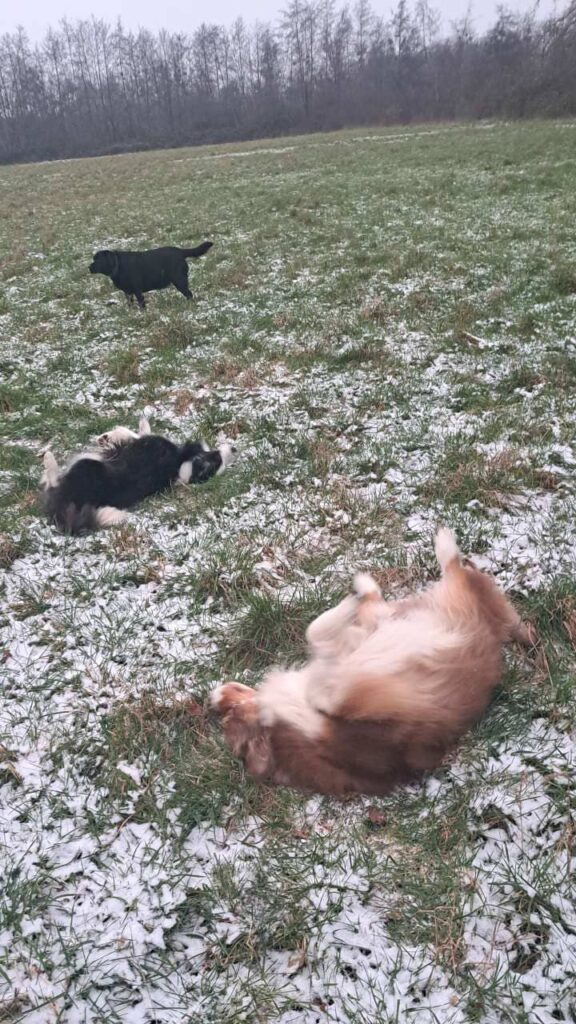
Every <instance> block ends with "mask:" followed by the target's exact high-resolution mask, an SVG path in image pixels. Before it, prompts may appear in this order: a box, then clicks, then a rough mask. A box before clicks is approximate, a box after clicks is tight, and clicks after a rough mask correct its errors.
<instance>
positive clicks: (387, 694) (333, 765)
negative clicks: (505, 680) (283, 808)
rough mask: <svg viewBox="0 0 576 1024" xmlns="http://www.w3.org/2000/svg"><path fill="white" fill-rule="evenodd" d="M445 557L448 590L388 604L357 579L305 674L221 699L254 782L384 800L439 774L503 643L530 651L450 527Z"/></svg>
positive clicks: (523, 632)
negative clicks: (380, 796) (464, 556)
mask: <svg viewBox="0 0 576 1024" xmlns="http://www.w3.org/2000/svg"><path fill="white" fill-rule="evenodd" d="M436 555H437V558H438V561H439V564H440V567H441V570H442V577H441V579H440V580H439V582H437V583H435V584H434V585H433V586H431V587H430V588H429V589H428V590H426V591H424V592H423V593H420V594H416V595H414V596H412V597H409V598H407V599H405V600H401V601H391V602H386V601H384V600H383V598H382V595H381V593H380V590H379V588H378V586H377V584H376V583H375V581H374V580H373V579H372V578H371V577H370V576H366V575H361V576H357V577H356V579H355V590H356V593H355V596H350V597H347V598H345V599H344V601H342V602H341V603H340V604H339V605H337V606H336V607H335V608H332V609H330V610H329V611H327V612H325V613H324V614H323V615H321V616H320V617H319V618H318V619H316V620H315V621H314V622H312V624H311V625H310V626H309V627H308V630H307V634H306V636H307V641H308V647H309V660H308V662H307V663H306V665H305V666H304V667H303V668H301V669H292V670H282V669H275V670H273V671H271V672H269V673H268V675H267V676H266V678H265V679H264V681H263V683H262V685H261V686H260V688H259V689H258V690H253V689H250V688H249V687H246V686H242V685H241V684H239V683H226V684H224V685H223V686H220V687H218V688H217V689H216V690H215V691H214V692H213V694H212V696H211V706H212V708H213V710H214V711H215V712H216V713H217V714H218V715H219V716H221V719H222V724H223V729H224V736H225V739H226V742H227V744H228V746H229V747H230V749H231V750H232V751H233V753H234V754H236V755H237V756H239V757H241V758H242V759H243V761H244V764H245V766H246V770H247V771H248V773H249V774H250V775H252V776H253V777H254V778H256V779H258V780H261V781H266V782H268V783H271V784H276V785H286V786H293V787H296V788H298V789H302V790H304V791H313V792H317V793H328V794H334V795H337V796H344V795H345V794H348V793H370V794H384V793H387V792H389V791H390V790H391V789H392V788H393V787H394V786H395V785H397V784H398V783H402V782H407V781H410V780H412V779H414V778H416V777H418V775H420V774H421V773H422V772H424V771H426V770H430V769H432V768H434V767H435V766H437V765H438V764H439V763H440V761H441V760H442V758H443V757H444V755H445V753H446V752H447V751H448V750H449V749H450V748H451V747H452V746H453V745H454V744H455V743H456V741H457V740H458V738H459V737H460V736H461V735H462V734H463V733H464V732H465V731H466V730H467V729H468V728H469V727H470V726H471V725H472V724H473V723H474V722H475V721H476V720H477V719H478V718H479V717H480V715H481V714H482V712H483V711H484V710H485V708H486V707H487V705H488V703H489V701H490V698H491V696H492V693H493V691H494V688H495V686H496V685H497V683H498V681H499V680H500V678H501V674H502V646H503V644H504V643H506V642H507V641H509V640H512V639H514V640H518V641H521V642H522V643H525V644H530V643H531V636H530V632H529V630H528V629H527V628H526V627H525V626H524V625H523V623H522V622H521V620H520V618H519V616H518V614H517V613H516V611H515V610H514V608H513V607H512V605H511V604H510V603H509V602H508V601H507V599H506V598H505V597H504V595H503V594H502V593H501V592H500V591H499V590H498V589H497V587H496V584H495V583H494V581H493V580H492V579H491V578H490V577H489V576H486V575H485V574H484V573H482V572H480V570H478V569H477V568H476V567H475V566H473V565H472V564H471V563H470V562H467V561H463V560H462V558H461V555H460V551H459V549H458V547H457V544H456V540H455V538H454V535H453V534H452V533H451V532H450V531H449V530H447V529H442V530H440V531H439V533H438V535H437V538H436Z"/></svg>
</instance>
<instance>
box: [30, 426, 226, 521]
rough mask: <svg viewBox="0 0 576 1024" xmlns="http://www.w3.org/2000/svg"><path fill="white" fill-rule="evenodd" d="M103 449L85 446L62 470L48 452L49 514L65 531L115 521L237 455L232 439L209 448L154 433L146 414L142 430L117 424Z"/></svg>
mask: <svg viewBox="0 0 576 1024" xmlns="http://www.w3.org/2000/svg"><path fill="white" fill-rule="evenodd" d="M98 444H99V446H100V451H91V452H86V453H85V454H83V455H80V456H79V457H78V458H76V459H74V460H73V461H72V462H71V463H70V465H69V466H68V468H67V469H65V470H63V471H61V470H60V469H59V467H58V464H57V462H56V459H55V458H54V456H53V455H52V453H51V452H46V454H45V455H44V474H43V477H42V481H41V487H42V495H43V499H44V505H45V508H46V512H47V515H48V518H49V519H50V520H51V522H53V523H54V524H55V525H56V526H57V527H58V529H59V530H61V531H62V532H64V533H72V534H78V533H86V532H88V531H90V530H95V529H98V528H100V527H105V526H116V525H117V524H119V523H122V522H124V521H125V520H126V519H127V516H128V513H127V512H126V511H125V510H126V509H128V508H131V507H132V505H136V504H137V502H139V501H142V499H143V498H147V497H149V496H150V495H151V494H158V493H159V492H160V491H164V490H166V488H168V487H170V486H171V485H172V484H175V483H184V484H187V483H204V482H205V481H206V480H209V479H210V477H212V476H215V475H216V474H217V473H222V472H223V470H224V469H225V468H226V467H227V466H228V465H229V464H230V462H231V461H232V459H233V457H234V452H235V449H234V448H233V447H232V446H231V445H229V444H223V445H220V447H219V448H215V449H212V450H210V449H209V448H207V447H206V445H204V444H203V443H200V442H197V441H193V442H187V443H186V444H181V445H178V444H174V442H173V441H169V440H168V439H167V438H166V437H160V435H158V434H152V433H151V431H150V424H149V423H148V420H145V419H142V420H140V425H139V432H138V433H137V434H136V433H134V431H132V430H129V429H128V428H127V427H115V428H114V430H111V431H109V432H108V433H106V434H101V435H100V437H99V438H98Z"/></svg>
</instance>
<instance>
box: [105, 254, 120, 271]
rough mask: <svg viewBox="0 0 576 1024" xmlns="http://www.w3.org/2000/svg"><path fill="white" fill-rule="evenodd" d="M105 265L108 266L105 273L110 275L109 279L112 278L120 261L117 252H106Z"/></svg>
mask: <svg viewBox="0 0 576 1024" xmlns="http://www.w3.org/2000/svg"><path fill="white" fill-rule="evenodd" d="M106 263H107V264H108V271H107V273H108V274H110V277H112V276H113V275H114V274H115V273H116V272H117V270H118V267H119V265H120V260H119V258H118V253H117V252H113V251H112V250H110V249H109V250H107V252H106Z"/></svg>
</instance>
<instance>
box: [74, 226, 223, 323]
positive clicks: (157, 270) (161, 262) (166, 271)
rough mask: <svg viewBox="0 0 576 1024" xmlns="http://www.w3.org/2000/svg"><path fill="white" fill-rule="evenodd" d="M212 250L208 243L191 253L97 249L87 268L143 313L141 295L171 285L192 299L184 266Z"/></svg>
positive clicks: (173, 250) (142, 296) (172, 249)
mask: <svg viewBox="0 0 576 1024" xmlns="http://www.w3.org/2000/svg"><path fill="white" fill-rule="evenodd" d="M211 248H212V242H202V244H201V245H198V246H197V247H196V248H195V249H177V248H176V247H175V246H169V245H167V246H165V247H164V248H163V249H148V250H147V251H145V252H122V251H121V250H119V249H101V250H100V252H97V253H95V254H94V261H93V262H92V263H91V264H90V273H91V274H106V276H107V277H110V278H111V279H112V283H113V284H115V285H116V287H117V288H119V289H120V291H122V292H124V294H125V296H126V298H127V299H128V301H129V302H132V301H133V300H134V298H136V301H137V303H138V305H139V306H140V309H144V307H145V305H146V303H145V302H144V292H152V291H156V290H157V289H161V288H168V286H169V285H171V284H173V285H174V287H175V288H177V289H178V291H179V292H181V293H182V295H185V296H186V298H187V299H191V298H192V292H191V291H190V289H189V287H188V264H187V263H186V260H187V259H190V257H195V258H196V257H198V256H203V255H204V253H205V252H208V250H209V249H211Z"/></svg>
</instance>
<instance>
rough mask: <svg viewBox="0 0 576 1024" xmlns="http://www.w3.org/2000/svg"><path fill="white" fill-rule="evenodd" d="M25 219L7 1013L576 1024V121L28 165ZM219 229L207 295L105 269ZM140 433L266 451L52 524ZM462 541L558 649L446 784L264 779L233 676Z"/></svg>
mask: <svg viewBox="0 0 576 1024" xmlns="http://www.w3.org/2000/svg"><path fill="white" fill-rule="evenodd" d="M239 157H242V159H238V158H239ZM216 158H217V159H216ZM0 213H1V217H0V280H1V285H2V287H1V290H0V425H1V426H0V433H1V441H2V460H1V466H0V514H1V517H2V518H1V523H0V587H1V590H0V601H1V604H0V615H1V619H0V622H1V645H2V646H1V649H0V673H1V676H2V683H1V690H0V878H1V880H2V884H1V891H0V1020H5V1021H10V1022H16V1021H26V1022H29V1024H48V1022H56V1021H61V1022H66V1024H88V1022H91V1024H116V1022H118V1024H153V1022H155V1024H168V1022H171V1024H172V1022H174V1024H176V1022H178V1024H180V1022H182V1021H186V1022H190V1024H255V1022H258V1024H264V1022H270V1024H272V1022H274V1024H324V1022H326V1024H376V1022H378V1024H388V1022H390V1024H392V1022H394V1024H400V1022H405V1021H406V1022H409V1024H467V1022H483V1024H496V1022H501V1021H506V1022H507V1021H510V1022H513V1024H556V1022H559V1021H560V1022H562V1021H565V1022H572V1021H574V1019H575V1018H576V907H575V899H574V896H575V893H574V868H575V866H576V854H575V853H574V848H573V844H574V799H575V793H576V786H575V776H574V769H575V763H574V762H575V750H576V737H575V732H574V723H575V719H576V716H575V714H574V709H575V699H574V692H573V690H574V684H573V675H574V649H573V648H574V643H576V582H575V580H574V564H575V560H576V526H575V522H576V507H575V506H576V501H575V485H574V481H575V471H576V445H575V443H574V433H575V424H576V230H575V224H576V153H575V151H574V130H573V125H572V124H570V123H566V124H562V123H551V124H533V125H521V126H519V125H512V124H511V125H482V126H478V127H470V128H467V127H460V126H456V127H440V128H434V129H409V130H406V131H402V130H381V131H380V130H370V131H366V130H363V131H357V132H343V133H340V134H335V135H329V136H313V137H308V138H302V139H289V140H281V141H280V142H278V141H274V142H271V143H253V142H251V143H249V144H246V145H245V146H242V145H239V146H230V147H211V148H205V149H194V150H179V151H169V152H160V153H148V154H133V155H129V156H121V157H110V158H103V159H97V160H89V161H88V160H86V161H71V162H68V163H62V162H61V163H54V164H42V165H31V166H25V167H11V168H2V169H0ZM205 237H206V238H212V239H213V240H214V242H215V246H214V249H213V250H212V252H211V253H210V254H209V255H208V256H207V257H205V258H204V259H202V260H199V261H197V262H196V261H194V262H193V263H192V264H191V275H190V276H191V287H192V290H193V292H194V293H195V301H194V302H193V303H191V304H186V303H185V301H184V300H183V299H182V297H181V296H179V295H178V294H177V293H176V292H174V291H171V292H169V293H163V294H155V295H151V296H150V298H149V303H148V309H147V311H146V312H145V313H144V314H141V313H140V312H139V311H137V310H136V309H131V308H129V307H128V306H127V305H126V304H125V302H124V299H123V297H122V296H121V295H120V294H119V293H117V292H114V291H113V289H112V286H111V284H110V282H108V281H107V280H105V279H103V278H91V277H90V275H89V274H88V273H87V265H88V263H89V261H90V257H91V254H92V252H93V251H94V250H95V249H98V248H104V247H115V246H117V247H126V248H130V247H131V248H137V247H146V246H150V245H155V244H166V243H169V242H170V243H174V244H183V245H192V244H196V243H197V242H199V241H200V240H202V238H205ZM142 412H146V413H147V414H148V415H149V416H150V418H151V420H152V422H153V425H154V426H155V427H156V428H158V429H160V430H163V431H166V432H167V433H169V434H172V435H173V436H174V437H178V438H184V437H191V438H195V437H198V436H202V437H204V438H205V439H206V440H207V441H214V440H216V438H217V437H218V436H224V437H228V438H231V439H233V440H234V442H235V444H236V445H237V446H238V447H239V449H240V451H241V458H240V460H239V462H238V463H237V465H236V466H235V467H234V468H233V469H232V470H231V471H230V472H229V473H228V474H225V475H224V476H221V477H218V478H217V479H215V480H213V481H211V482H210V483H209V484H208V485H206V486H205V487H202V488H200V487H198V488H193V489H184V488H181V489H178V490H176V491H174V492H173V493H171V494H168V495H165V496H162V497H159V498H157V499H155V500H153V501H150V502H149V503H147V504H146V505H145V506H144V507H142V508H140V509H138V510H136V511H135V512H134V514H133V516H132V517H131V521H130V523H129V524H128V525H126V526H124V527H122V528H121V529H118V530H116V531H110V532H108V533H105V534H99V535H98V536H94V537H89V538H83V539H74V540H70V539H65V538H62V537H60V536H58V535H57V534H56V533H55V532H54V531H53V530H52V529H51V528H49V527H48V526H47V525H46V524H45V522H44V521H43V520H42V518H41V516H40V515H39V508H38V506H37V501H36V487H37V482H38V479H39V475H40V463H39V459H38V456H39V455H40V454H41V452H42V451H43V450H44V448H45V447H46V446H47V445H48V444H50V445H51V446H52V448H53V450H54V452H55V453H56V455H57V456H59V457H60V456H61V457H64V456H66V455H68V454H71V453H74V452H76V451H78V450H79V449H80V448H81V447H82V446H84V445H86V443H87V442H88V441H89V440H90V438H91V437H93V436H95V435H96V434H98V433H100V432H101V431H103V430H104V429H105V428H107V427H110V426H112V425H114V424H116V423H125V424H126V425H129V426H133V425H135V424H136V423H137V420H138V417H139V415H140V414H141V413H142ZM439 521H444V522H446V523H448V524H450V525H452V526H453V527H454V528H455V529H456V531H457V533H458V536H459V538H460V541H461V544H462V546H463V547H464V548H465V549H466V550H467V551H469V552H470V553H473V554H476V555H477V556H478V558H479V560H480V561H481V562H482V564H484V565H486V566H487V567H490V568H491V569H492V570H493V571H494V572H495V573H496V575H497V577H498V578H499V580H500V581H501V584H502V586H504V587H505V588H506V589H508V590H509V591H510V592H511V593H512V594H513V595H514V596H515V598H516V600H517V602H518V606H519V607H520V609H521V610H522V612H523V614H524V615H525V617H526V618H529V619H531V620H532V621H533V622H534V623H535V625H536V626H537V628H538V630H539V631H540V634H541V636H542V640H543V652H542V653H541V654H540V655H539V656H538V658H536V659H534V658H530V657H526V656H524V655H523V654H521V653H520V652H517V651H516V652H515V651H511V652H510V657H509V671H508V672H507V675H506V679H505V680H504V683H503V686H502V689H501V692H500V693H499V694H498V697H497V699H496V701H495V703H494V706H493V708H492V709H491V711H490V714H489V715H488V717H487V718H486V720H485V721H484V722H483V723H481V724H480V726H479V727H478V729H477V730H476V731H475V733H474V735H472V736H471V737H470V738H469V739H468V740H467V741H466V742H465V743H464V744H463V746H462V748H461V749H460V751H459V752H458V754H457V756H455V757H454V758H453V759H451V760H450V762H449V763H447V764H446V765H445V767H444V768H443V770H442V771H441V772H438V773H436V774H435V775H434V776H433V777H431V778H430V779H429V780H428V781H427V782H426V783H425V785H423V786H421V787H414V788H413V789H410V790H408V791H405V792H402V793H400V794H398V795H395V796H393V797H391V798H390V799H387V800H370V801H368V800H357V801H351V802H350V803H347V804H345V805H341V804H338V803H336V802H333V801H328V800H319V799H314V800H305V799H303V798H300V797H298V796H297V795H294V794H292V793H288V792H275V791H270V790H266V789H264V788H257V787H255V786H253V785H252V784H250V783H248V782H246V781H245V780H244V778H243V776H242V772H241V769H240V768H239V766H238V765H237V764H236V763H235V762H234V761H233V760H232V759H231V758H230V757H229V755H228V753H227V752H226V751H225V750H224V749H223V747H222V745H221V743H220V740H219V736H218V734H217V733H216V732H214V731H213V730H212V727H211V726H210V724H209V723H208V722H207V720H206V716H205V714H204V710H203V709H204V698H205V696H206V693H207V692H208V690H209V689H210V688H211V687H212V686H213V685H215V684H216V683H218V682H221V681H223V680H224V679H227V678H241V679H243V680H245V681H248V682H254V683H255V682H257V681H258V679H259V677H260V675H261V673H262V671H263V670H264V668H265V667H266V666H267V665H269V664H270V663H271V662H273V661H274V660H275V659H282V658H286V659H288V658H297V657H298V656H299V654H300V653H301V651H302V636H303V630H304V628H305V625H306V623H307V622H308V621H309V620H310V619H311V618H312V617H313V615H314V614H316V612H317V611H318V610H320V609H321V608H323V607H325V605H326V604H327V603H328V602H329V601H331V600H333V599H334V598H335V597H336V596H338V595H339V594H341V593H342V592H343V591H344V590H345V589H346V587H347V581H348V579H349V575H350V572H351V571H352V570H353V569H355V568H358V567H366V568H371V569H373V570H376V573H377V575H378V576H379V578H380V579H381V581H382V582H383V584H384V587H385V589H386V590H387V591H388V592H390V593H396V592H399V591H400V592H401V591H402V590H403V589H404V588H407V587H411V586H415V585H419V584H420V583H421V582H424V581H425V580H426V579H427V577H428V575H429V571H430V570H431V569H432V567H433V558H432V554H431V545H430V538H431V535H432V532H433V530H434V527H435V524H437V523H438V522H439Z"/></svg>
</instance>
